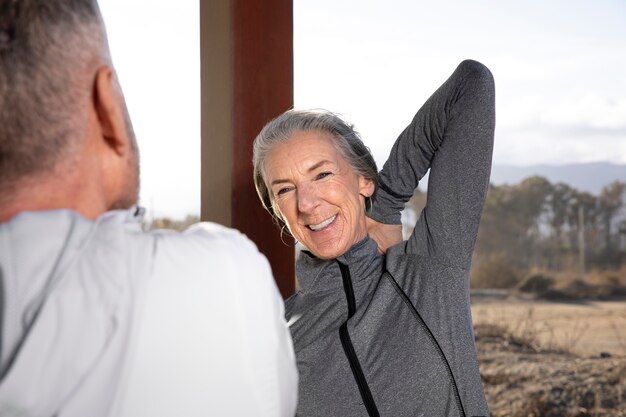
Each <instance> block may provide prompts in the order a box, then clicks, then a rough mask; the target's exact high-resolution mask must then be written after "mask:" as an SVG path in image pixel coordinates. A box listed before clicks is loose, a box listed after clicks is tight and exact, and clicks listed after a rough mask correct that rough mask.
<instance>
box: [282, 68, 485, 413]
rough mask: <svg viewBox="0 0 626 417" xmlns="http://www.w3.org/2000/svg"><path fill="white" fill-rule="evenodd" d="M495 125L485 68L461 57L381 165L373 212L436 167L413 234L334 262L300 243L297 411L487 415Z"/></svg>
mask: <svg viewBox="0 0 626 417" xmlns="http://www.w3.org/2000/svg"><path fill="white" fill-rule="evenodd" d="M494 126H495V115H494V85H493V78H492V76H491V73H490V72H489V70H488V69H487V68H486V67H484V66H483V65H482V64H479V63H477V62H475V61H464V62H463V63H461V64H460V65H459V67H458V68H457V70H456V71H455V72H454V73H453V74H452V76H451V77H450V78H449V79H448V80H447V81H446V82H445V83H444V84H443V85H442V86H441V87H440V88H439V89H438V90H437V91H436V92H435V93H434V94H433V96H432V97H430V98H429V100H428V101H427V102H426V103H425V104H424V106H423V107H422V108H421V109H420V110H419V112H418V113H417V115H416V116H415V118H414V119H413V121H412V123H411V124H410V125H409V126H408V127H407V128H406V129H405V130H404V132H403V133H402V134H401V135H400V137H399V138H398V140H397V141H396V143H395V145H394V147H393V149H392V151H391V155H390V157H389V160H388V161H387V162H386V164H385V166H384V168H383V170H382V171H381V172H380V178H379V179H380V186H379V189H378V190H377V194H376V198H375V202H374V206H373V209H372V212H371V213H370V216H371V217H372V218H374V219H376V220H378V221H380V222H383V223H388V224H390V223H391V224H397V223H400V211H401V210H402V208H403V206H404V203H405V202H406V201H408V199H409V198H410V197H411V195H412V194H413V192H414V190H415V188H416V187H417V185H418V181H419V180H420V179H421V178H422V177H423V176H424V175H425V174H426V172H427V170H428V169H429V168H430V179H429V184H428V195H427V205H426V207H425V209H424V211H423V212H422V213H421V216H420V218H419V220H418V221H417V224H416V225H415V229H414V232H413V234H412V235H411V237H410V238H409V239H408V240H407V241H405V242H403V243H400V244H398V245H396V246H394V247H392V248H390V249H389V250H388V251H387V254H386V256H383V255H380V254H379V253H378V250H377V246H376V243H375V242H374V241H373V240H371V239H370V238H366V239H364V240H363V241H361V242H359V243H358V244H356V245H355V246H353V247H352V248H351V249H350V250H349V251H348V252H347V253H345V254H343V255H342V256H340V257H339V258H337V259H334V260H320V259H317V258H315V257H314V256H313V255H311V254H310V253H308V252H303V253H302V254H301V256H300V258H299V259H298V262H297V270H296V273H297V277H298V280H299V282H300V286H301V288H300V290H299V291H298V293H296V294H295V295H294V296H292V297H291V298H290V299H289V300H287V302H286V318H287V320H288V323H289V326H290V330H291V333H292V337H293V341H294V345H295V351H296V358H297V363H298V370H299V372H300V388H299V405H298V411H297V415H298V416H342V417H349V416H368V415H369V416H390V417H391V416H393V417H402V416H406V417H415V416H427V417H433V416H436V417H438V416H486V415H488V413H489V411H488V408H487V403H486V401H485V397H484V393H483V388H482V384H481V380H480V375H479V371H478V361H477V358H476V351H475V345H474V335H473V330H472V318H471V311H470V300H469V270H470V264H471V257H472V251H473V247H474V242H475V239H476V235H477V231H478V224H479V221H480V214H481V211H482V207H483V203H484V200H485V196H486V192H487V188H488V183H489V173H490V168H491V155H492V149H493V135H494Z"/></svg>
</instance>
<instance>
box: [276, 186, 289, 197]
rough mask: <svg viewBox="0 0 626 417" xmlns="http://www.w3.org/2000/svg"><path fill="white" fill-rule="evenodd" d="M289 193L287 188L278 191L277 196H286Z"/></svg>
mask: <svg viewBox="0 0 626 417" xmlns="http://www.w3.org/2000/svg"><path fill="white" fill-rule="evenodd" d="M288 191H289V188H287V187H285V188H281V189H280V190H278V192H277V193H276V195H282V194H285V193H286V192H288Z"/></svg>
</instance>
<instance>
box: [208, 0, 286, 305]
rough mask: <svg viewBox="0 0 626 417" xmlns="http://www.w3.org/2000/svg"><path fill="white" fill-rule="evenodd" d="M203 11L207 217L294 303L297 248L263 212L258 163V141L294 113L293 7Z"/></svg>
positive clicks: (226, 1) (231, 0)
mask: <svg viewBox="0 0 626 417" xmlns="http://www.w3.org/2000/svg"><path fill="white" fill-rule="evenodd" d="M200 9H201V10H200V16H201V22H200V24H201V50H202V57H201V63H202V204H201V217H202V219H203V220H205V219H206V220H213V221H215V220H219V221H220V222H221V223H224V224H227V225H229V226H232V227H235V228H237V229H239V230H241V231H242V232H243V233H245V234H246V235H247V236H248V237H249V238H250V239H252V240H253V241H254V242H255V243H256V245H257V246H258V248H259V250H260V251H261V252H262V253H263V254H265V256H267V258H268V260H269V261H270V264H271V265H272V270H273V273H274V276H275V278H276V282H277V284H278V287H279V289H280V291H281V293H282V294H283V296H284V297H287V296H289V295H291V294H292V293H293V292H294V290H295V279H294V250H293V241H292V240H291V239H289V238H287V237H284V238H283V239H282V240H281V237H280V230H279V228H278V227H277V226H276V225H275V224H274V223H273V221H272V220H271V218H270V216H269V214H268V213H267V212H265V210H264V209H263V208H262V206H261V204H260V202H259V199H258V197H257V195H256V191H255V189H254V182H253V179H252V163H251V160H252V142H253V141H254V138H255V137H256V135H257V133H258V132H259V131H260V130H261V128H262V127H263V126H264V125H265V123H267V122H268V121H270V120H271V119H272V118H274V117H276V116H278V115H279V114H280V113H282V112H284V111H285V110H287V109H289V108H291V107H292V106H293V5H292V0H202V1H201V3H200ZM226 194H228V195H226ZM283 240H284V241H285V242H287V244H285V243H283Z"/></svg>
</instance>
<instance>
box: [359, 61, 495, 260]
mask: <svg viewBox="0 0 626 417" xmlns="http://www.w3.org/2000/svg"><path fill="white" fill-rule="evenodd" d="M494 128H495V90H494V83H493V77H492V75H491V72H490V71H489V69H487V67H485V66H484V65H482V64H480V63H478V62H476V61H470V60H468V61H463V62H462V63H461V64H460V65H459V66H458V68H457V69H456V71H455V72H454V73H453V74H452V75H451V76H450V78H448V80H447V81H446V82H445V83H444V84H443V85H442V86H441V87H439V89H438V90H437V91H436V92H435V93H434V94H433V95H432V96H431V97H430V98H429V99H428V100H427V101H426V103H424V105H423V106H422V108H421V109H420V110H419V111H418V112H417V114H416V115H415V117H414V118H413V121H412V122H411V124H409V126H408V127H407V128H406V129H405V130H404V131H403V132H402V134H400V136H399V138H398V139H397V141H396V143H395V144H394V146H393V148H392V150H391V153H390V155H389V158H388V160H387V162H386V163H385V165H384V167H383V169H382V171H381V172H380V176H379V180H380V187H379V189H378V191H377V193H376V196H375V199H374V205H373V207H372V210H371V212H370V214H369V216H370V217H371V218H372V219H374V220H376V221H377V222H380V223H384V224H400V212H401V210H402V209H403V208H404V203H406V202H407V201H408V200H409V199H410V198H411V196H412V195H413V192H414V191H415V189H416V188H417V185H418V183H419V180H421V179H422V177H424V175H425V174H426V172H427V171H428V169H429V168H430V176H429V181H428V194H427V202H426V207H425V209H424V211H423V212H422V214H421V216H420V217H419V220H418V221H417V224H416V225H415V230H414V231H413V234H412V236H411V237H410V239H409V240H408V241H407V242H406V243H405V251H406V252H407V253H417V254H424V255H428V256H434V257H436V258H438V259H439V260H440V261H441V262H444V263H446V264H449V265H453V266H458V267H464V268H465V267H469V265H470V262H471V255H472V250H473V248H474V243H475V240H476V235H477V233H478V225H479V222H480V215H481V212H482V208H483V203H484V201H485V197H486V193H487V188H488V185H489V175H490V171H491V156H492V151H493V137H494ZM374 238H375V239H376V237H374Z"/></svg>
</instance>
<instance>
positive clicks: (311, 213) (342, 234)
mask: <svg viewBox="0 0 626 417" xmlns="http://www.w3.org/2000/svg"><path fill="white" fill-rule="evenodd" d="M333 143H334V139H333V137H332V135H331V134H330V133H326V132H322V131H312V132H295V133H294V134H293V135H292V136H291V138H290V139H289V140H288V141H287V142H284V143H281V144H278V145H276V146H275V147H274V148H273V149H272V151H271V152H270V153H269V154H268V156H267V168H266V173H265V175H266V178H267V181H268V183H269V184H271V191H270V196H271V199H272V201H273V207H274V210H275V211H276V212H277V213H278V214H279V215H280V217H281V218H282V219H283V220H284V221H285V223H286V224H287V227H288V228H289V231H290V232H291V234H292V235H293V236H294V237H295V238H296V239H297V240H298V241H300V242H301V243H302V244H303V245H304V246H305V247H307V248H308V249H309V250H310V251H311V252H313V253H314V254H315V255H316V256H317V257H319V258H320V259H332V258H336V257H337V256H339V255H341V254H343V253H345V252H346V251H347V250H348V249H350V248H351V247H352V246H353V245H355V244H356V243H358V242H359V241H361V240H362V239H363V238H365V236H367V230H366V226H365V199H366V198H369V197H371V195H372V194H373V193H374V181H373V180H372V179H366V178H365V177H363V176H361V175H358V174H357V173H356V172H355V171H354V170H353V169H352V168H351V167H350V165H349V164H348V163H347V162H346V161H345V159H344V158H343V157H342V156H341V154H340V153H339V152H337V150H336V148H335V145H334V144H333Z"/></svg>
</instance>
